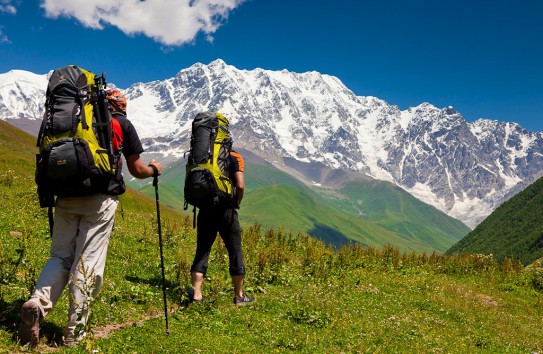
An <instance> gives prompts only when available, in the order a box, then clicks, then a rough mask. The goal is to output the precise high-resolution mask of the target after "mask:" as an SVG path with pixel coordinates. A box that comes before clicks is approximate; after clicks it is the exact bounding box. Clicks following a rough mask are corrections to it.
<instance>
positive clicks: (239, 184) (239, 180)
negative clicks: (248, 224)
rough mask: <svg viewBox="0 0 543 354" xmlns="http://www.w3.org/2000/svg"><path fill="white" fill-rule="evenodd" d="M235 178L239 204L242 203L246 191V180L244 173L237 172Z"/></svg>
mask: <svg viewBox="0 0 543 354" xmlns="http://www.w3.org/2000/svg"><path fill="white" fill-rule="evenodd" d="M234 178H235V180H236V197H237V199H238V203H241V200H242V199H243V191H244V190H245V178H244V177H243V172H241V171H237V172H236V173H235V174H234Z"/></svg>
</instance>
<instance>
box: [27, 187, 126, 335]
mask: <svg viewBox="0 0 543 354" xmlns="http://www.w3.org/2000/svg"><path fill="white" fill-rule="evenodd" d="M118 203H119V202H118V198H117V197H116V196H111V195H105V194H95V195H91V196H88V197H77V198H58V199H57V202H56V205H55V225H54V227H53V237H52V240H51V250H50V258H49V260H48V261H47V263H46V264H45V266H44V267H43V269H42V271H41V274H40V276H39V278H38V282H37V284H36V289H35V290H34V293H33V294H32V298H31V299H32V300H33V301H36V302H37V303H38V305H39V308H40V310H41V313H42V315H43V317H45V316H47V314H48V313H49V312H50V311H51V310H52V309H53V306H55V304H56V302H57V301H58V299H59V297H60V295H61V293H62V291H63V290H64V288H65V287H66V284H69V285H68V289H69V291H70V309H69V312H68V324H67V326H66V329H65V338H66V339H68V340H70V339H71V340H74V339H75V340H77V339H78V338H77V337H80V336H81V335H82V334H83V333H74V331H75V328H76V326H77V325H78V324H80V325H81V324H82V325H84V324H85V323H86V320H87V317H88V305H89V304H90V300H91V299H90V298H89V297H88V295H87V294H92V295H91V296H92V298H95V297H96V296H97V295H98V291H99V290H100V287H101V285H102V279H103V275H104V268H105V264H106V254H107V248H108V245H109V236H110V234H111V230H112V229H113V223H114V217H115V211H116V209H117V205H118Z"/></svg>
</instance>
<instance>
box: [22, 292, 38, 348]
mask: <svg viewBox="0 0 543 354" xmlns="http://www.w3.org/2000/svg"><path fill="white" fill-rule="evenodd" d="M40 323H41V312H40V308H39V306H38V304H37V303H35V302H34V301H31V300H29V301H27V302H25V303H24V304H23V307H22V308H21V323H20V325H19V340H20V342H21V345H25V344H29V343H30V347H31V348H34V347H36V346H37V345H38V343H39V342H40Z"/></svg>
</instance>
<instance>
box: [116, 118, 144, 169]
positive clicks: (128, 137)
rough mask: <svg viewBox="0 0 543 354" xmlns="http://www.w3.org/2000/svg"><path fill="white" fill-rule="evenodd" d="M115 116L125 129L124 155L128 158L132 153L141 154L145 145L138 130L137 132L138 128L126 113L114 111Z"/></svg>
mask: <svg viewBox="0 0 543 354" xmlns="http://www.w3.org/2000/svg"><path fill="white" fill-rule="evenodd" d="M113 116H114V117H115V119H117V121H118V122H119V124H120V125H121V128H122V129H123V155H124V157H125V158H126V157H127V156H130V155H134V154H141V153H142V152H143V151H144V150H143V146H142V145H141V141H140V138H139V136H138V132H136V128H134V125H132V122H131V121H129V120H128V118H126V116H125V115H124V114H119V113H116V112H114V113H113Z"/></svg>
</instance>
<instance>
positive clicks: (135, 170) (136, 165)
mask: <svg viewBox="0 0 543 354" xmlns="http://www.w3.org/2000/svg"><path fill="white" fill-rule="evenodd" d="M125 159H126V166H127V167H128V171H130V174H131V175H132V176H134V177H136V178H140V179H142V178H147V177H152V176H153V175H154V173H155V171H154V170H153V168H152V167H151V166H149V165H154V166H155V167H156V168H157V170H158V174H159V175H161V174H162V165H160V162H156V161H155V160H151V162H150V163H149V165H146V164H144V163H143V161H141V159H140V155H139V154H134V155H130V156H126V158H125Z"/></svg>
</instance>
